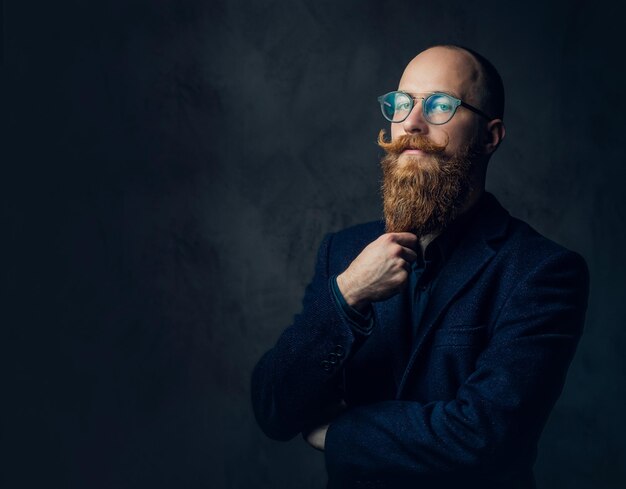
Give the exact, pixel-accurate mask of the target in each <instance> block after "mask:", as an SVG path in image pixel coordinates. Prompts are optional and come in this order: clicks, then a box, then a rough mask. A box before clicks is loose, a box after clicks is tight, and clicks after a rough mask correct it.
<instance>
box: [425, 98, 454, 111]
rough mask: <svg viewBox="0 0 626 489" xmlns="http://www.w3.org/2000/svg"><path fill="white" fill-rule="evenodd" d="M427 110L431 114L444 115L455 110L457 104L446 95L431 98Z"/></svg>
mask: <svg viewBox="0 0 626 489" xmlns="http://www.w3.org/2000/svg"><path fill="white" fill-rule="evenodd" d="M427 102H428V103H427V106H426V110H427V112H428V113H431V114H444V113H448V112H451V111H453V110H454V107H455V104H454V103H453V100H452V99H451V98H450V97H446V96H445V95H436V96H433V97H430V98H429V99H428V101H427Z"/></svg>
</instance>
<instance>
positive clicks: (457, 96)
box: [400, 90, 463, 100]
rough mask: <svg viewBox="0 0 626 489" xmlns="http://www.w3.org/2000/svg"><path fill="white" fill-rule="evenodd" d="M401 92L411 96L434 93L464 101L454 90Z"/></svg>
mask: <svg viewBox="0 0 626 489" xmlns="http://www.w3.org/2000/svg"><path fill="white" fill-rule="evenodd" d="M400 91H401V92H405V93H408V94H409V95H424V94H433V93H445V94H446V95H452V96H453V97H455V98H458V99H459V100H463V98H462V97H459V94H458V93H456V92H454V91H452V90H430V91H428V92H409V91H408V90H400Z"/></svg>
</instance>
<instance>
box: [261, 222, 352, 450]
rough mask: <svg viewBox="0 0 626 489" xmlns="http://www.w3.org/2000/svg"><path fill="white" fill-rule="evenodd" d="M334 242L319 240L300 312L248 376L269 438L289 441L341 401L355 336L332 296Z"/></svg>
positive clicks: (263, 426) (319, 420)
mask: <svg viewBox="0 0 626 489" xmlns="http://www.w3.org/2000/svg"><path fill="white" fill-rule="evenodd" d="M332 240H333V234H328V235H326V236H325V237H324V239H323V240H322V243H321V245H320V248H319V251H318V255H317V260H316V265H315V273H314V276H313V279H312V281H311V282H310V283H309V285H308V286H307V287H306V290H305V294H304V298H303V300H302V309H301V312H300V313H299V314H297V315H296V316H295V317H294V320H293V323H292V324H291V325H290V326H289V327H287V329H286V330H285V331H284V332H283V333H282V334H281V336H280V337H279V339H278V341H277V342H276V344H275V346H274V347H273V348H271V349H270V350H269V351H268V352H266V353H265V355H263V356H262V357H261V359H260V360H259V362H258V363H257V365H256V367H255V368H254V371H253V373H252V385H251V392H252V406H253V409H254V414H255V416H256V419H257V422H258V423H259V425H260V427H261V429H262V430H263V432H264V433H265V434H266V435H267V436H269V437H270V438H274V439H277V440H289V439H291V438H293V437H294V436H295V435H297V434H298V433H300V432H302V431H308V430H310V429H312V428H314V427H315V426H317V425H319V424H321V423H322V422H327V421H328V419H327V418H326V419H324V412H325V410H326V409H327V408H331V407H333V406H336V405H337V404H339V402H340V401H341V399H342V377H343V375H342V372H343V369H342V366H343V364H344V362H345V361H346V359H347V358H348V357H349V355H350V353H351V351H352V349H353V348H354V346H355V339H358V338H355V332H353V331H352V329H351V327H350V324H349V318H347V317H346V315H345V314H343V313H342V311H341V310H340V306H339V305H338V304H337V302H336V300H335V298H334V296H333V291H332V287H331V282H330V280H329V279H330V274H329V266H328V257H329V250H330V247H331V243H332Z"/></svg>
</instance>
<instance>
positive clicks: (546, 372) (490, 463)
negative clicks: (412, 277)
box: [253, 238, 588, 480]
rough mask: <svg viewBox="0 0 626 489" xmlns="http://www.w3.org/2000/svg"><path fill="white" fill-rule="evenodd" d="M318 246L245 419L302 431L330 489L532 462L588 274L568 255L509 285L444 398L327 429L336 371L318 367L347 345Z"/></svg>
mask: <svg viewBox="0 0 626 489" xmlns="http://www.w3.org/2000/svg"><path fill="white" fill-rule="evenodd" d="M329 244H330V239H328V238H327V239H326V240H325V241H324V242H323V244H322V246H321V247H320V255H319V256H318V268H317V271H316V278H314V280H313V282H312V283H311V285H310V286H309V287H308V288H307V292H306V294H305V299H304V303H303V312H302V314H301V315H300V316H298V317H296V320H295V321H294V324H293V325H292V326H291V327H290V328H288V329H287V330H286V331H285V333H283V335H282V336H281V338H280V339H279V341H278V342H277V344H276V346H275V347H274V348H273V349H272V350H270V352H268V353H267V354H266V356H265V357H264V358H263V359H262V360H261V362H259V364H258V365H257V368H256V369H255V373H254V375H253V399H254V404H255V413H256V415H257V419H258V420H259V423H260V424H261V426H262V427H263V428H264V430H265V431H266V433H267V434H268V435H270V436H273V437H275V438H279V439H289V438H292V437H293V436H295V435H296V434H297V433H299V432H304V433H308V434H309V435H308V441H309V442H310V443H311V444H312V445H314V446H316V447H317V448H319V449H324V450H325V457H326V464H327V469H328V472H329V476H332V477H333V478H334V479H335V480H341V479H342V478H344V477H348V475H347V474H350V473H359V474H361V475H364V474H365V475H369V476H372V477H377V476H379V475H381V474H382V475H384V474H395V475H396V476H398V477H403V476H406V477H407V478H410V477H413V476H415V475H428V474H433V473H441V472H451V471H464V470H481V471H483V470H484V471H488V470H504V469H505V468H506V465H507V464H508V465H511V464H516V463H522V462H521V461H526V460H528V458H529V457H530V458H532V456H533V455H532V453H533V450H534V446H535V445H536V442H537V439H538V438H539V435H540V432H541V430H542V428H543V425H544V424H545V421H546V419H547V417H548V414H549V412H550V410H551V408H552V406H553V404H554V402H555V401H556V399H557V398H558V396H559V394H560V392H561V389H562V387H563V384H564V381H565V375H566V371H567V368H568V366H569V363H570V361H571V358H572V356H573V354H574V351H575V348H576V344H577V342H578V339H579V338H580V334H581V332H582V324H583V320H584V313H585V309H586V299H587V287H588V275H587V270H586V266H585V264H584V261H583V260H582V259H581V258H580V257H579V255H576V254H574V253H571V252H565V251H564V252H562V253H560V254H554V255H551V256H549V257H547V258H546V259H545V260H544V261H543V263H541V264H539V265H538V266H537V267H535V269H533V270H532V271H530V272H529V273H528V275H527V276H526V277H524V278H523V280H520V281H519V282H518V283H517V285H516V286H515V288H514V289H513V290H512V292H511V293H510V295H509V297H508V299H507V301H506V303H505V304H504V306H503V307H502V309H501V312H500V315H499V317H498V318H497V319H496V321H495V324H494V325H493V334H492V337H491V339H490V342H489V344H488V346H487V348H486V349H485V350H484V351H483V352H482V353H481V354H480V356H479V357H478V360H477V362H476V369H475V371H474V372H473V373H472V374H471V375H470V376H469V378H468V379H467V380H466V381H465V383H463V384H462V385H461V387H460V388H459V390H458V392H457V395H456V397H455V398H454V399H452V400H448V401H436V402H430V403H419V402H416V401H408V400H389V401H384V402H378V403H374V404H369V405H365V406H356V407H348V409H347V410H345V411H343V412H342V413H341V414H339V415H338V416H336V417H333V418H331V419H329V418H327V417H326V418H324V417H323V416H320V414H319V413H321V412H322V411H323V410H324V409H325V408H326V407H328V406H336V405H338V404H339V403H340V402H341V391H340V390H338V389H337V388H336V384H337V380H338V377H339V374H340V367H341V365H338V368H337V369H336V370H334V371H331V372H325V371H324V370H322V369H320V368H319V362H320V361H321V360H323V358H324V352H326V351H328V350H329V349H330V348H331V347H332V345H333V344H342V345H343V347H345V349H346V352H347V353H348V354H347V355H346V358H345V359H344V361H349V357H350V355H349V353H350V349H351V348H352V346H353V345H354V335H353V333H352V331H351V330H350V328H349V326H348V325H347V324H346V323H345V321H344V320H343V319H342V316H341V314H339V312H338V311H337V310H336V305H335V304H334V302H333V301H332V298H331V296H330V291H329V290H327V289H328V286H327V282H328V280H327V279H328V270H327V269H326V266H327V253H328V247H329Z"/></svg>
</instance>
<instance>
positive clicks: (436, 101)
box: [380, 92, 458, 124]
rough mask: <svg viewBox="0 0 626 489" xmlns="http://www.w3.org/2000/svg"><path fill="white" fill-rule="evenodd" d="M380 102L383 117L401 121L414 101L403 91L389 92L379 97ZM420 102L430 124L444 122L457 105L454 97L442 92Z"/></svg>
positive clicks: (451, 114) (406, 115)
mask: <svg viewBox="0 0 626 489" xmlns="http://www.w3.org/2000/svg"><path fill="white" fill-rule="evenodd" d="M380 104H381V109H382V112H383V115H384V116H385V119H387V120H388V121H391V122H402V121H403V120H405V119H406V118H407V117H408V116H409V113H410V112H411V109H413V105H414V101H413V99H412V98H411V97H410V96H409V95H408V94H406V93H404V92H390V93H388V94H386V95H384V96H382V97H381V99H380ZM422 104H423V107H422V113H423V114H424V118H425V119H426V120H427V121H428V122H430V123H431V124H445V123H446V122H448V121H449V120H450V119H451V118H452V116H453V115H454V112H455V111H456V108H457V107H458V102H457V100H456V99H454V98H452V97H450V96H448V95H446V94H443V93H435V94H433V95H430V96H428V97H426V98H425V99H424V100H423V102H422Z"/></svg>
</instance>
